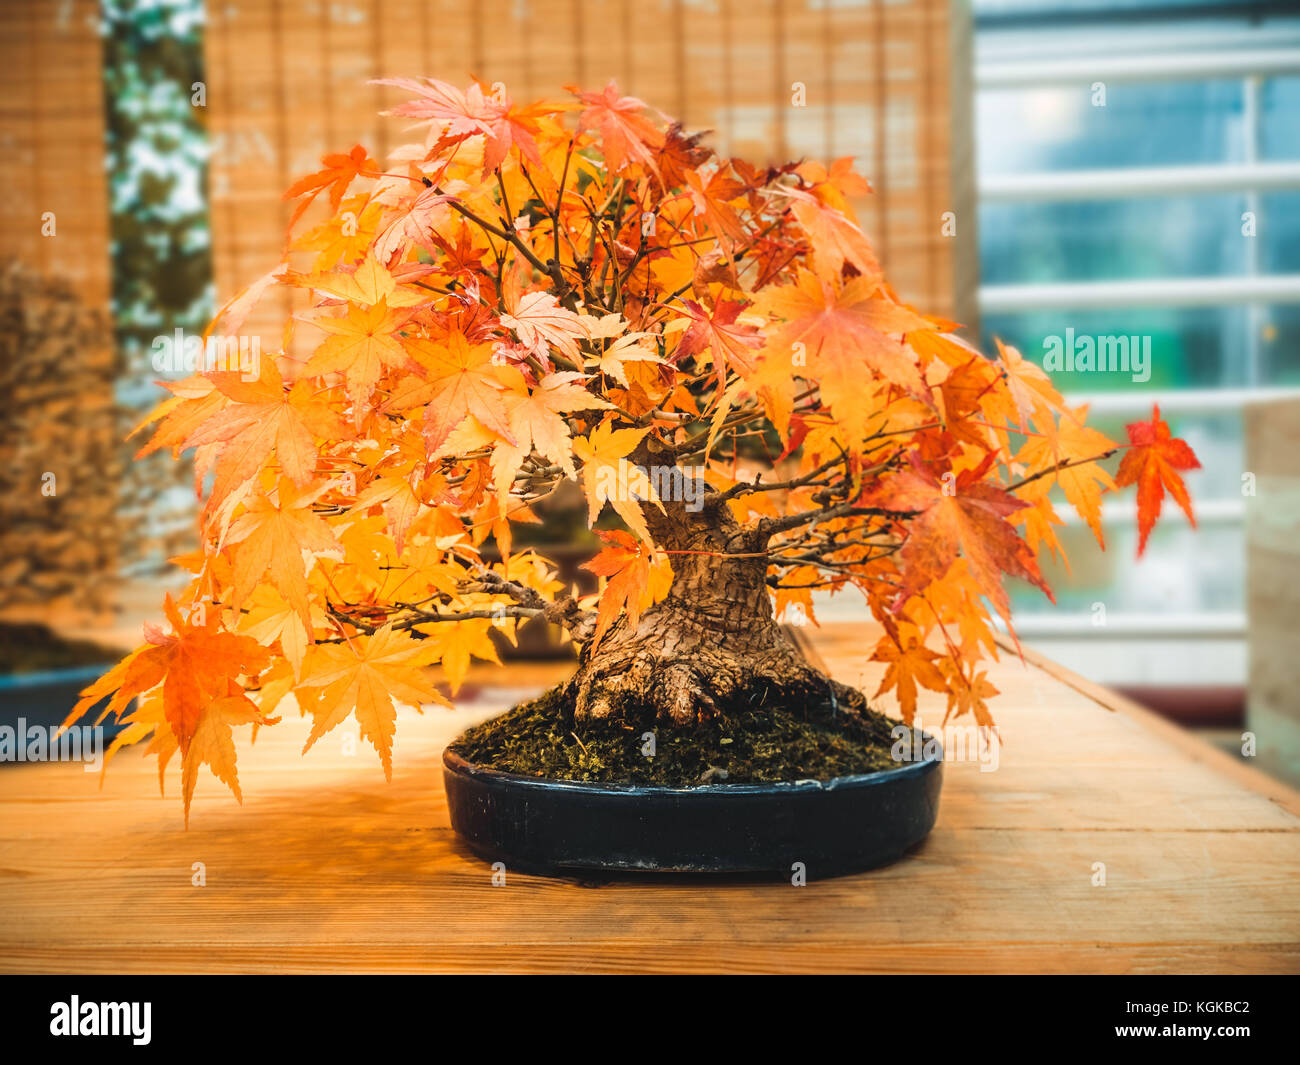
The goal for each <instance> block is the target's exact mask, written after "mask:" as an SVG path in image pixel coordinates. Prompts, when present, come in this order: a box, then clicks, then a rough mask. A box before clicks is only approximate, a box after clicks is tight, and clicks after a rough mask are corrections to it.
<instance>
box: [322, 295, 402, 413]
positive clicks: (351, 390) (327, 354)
mask: <svg viewBox="0 0 1300 1065" xmlns="http://www.w3.org/2000/svg"><path fill="white" fill-rule="evenodd" d="M408 318H410V312H409V311H403V310H396V311H390V310H389V309H388V304H387V302H385V301H384V300H382V299H381V300H380V301H379V302H378V303H376V304H375V305H374V306H373V307H358V306H357V305H356V304H351V303H350V304H348V313H347V315H346V316H345V317H342V318H317V319H315V320H314V324H315V325H316V326H317V327H319V328H320V329H323V330H324V331H325V332H327V333H329V334H331V335H330V336H329V337H327V338H326V339H325V342H324V343H323V344H321V346H320V347H319V348H317V349H316V353H315V354H314V355H312V357H311V358H310V359H309V360H308V361H307V365H306V366H305V367H304V368H303V373H305V374H308V375H311V376H321V375H323V374H327V373H342V374H343V375H344V377H345V378H346V379H347V385H348V395H349V396H351V397H352V401H353V404H354V405H355V407H356V419H357V424H358V425H360V423H361V416H362V413H363V411H362V408H363V406H364V404H365V402H366V401H367V400H368V399H369V398H370V394H371V393H372V392H373V391H374V389H375V385H376V383H377V382H378V381H379V378H380V377H381V376H383V372H384V367H386V366H391V367H398V366H402V365H403V364H405V363H406V362H407V361H408V360H407V357H406V352H405V350H404V349H403V348H402V345H401V344H400V343H399V342H398V340H397V337H396V336H395V335H394V334H395V333H396V332H397V330H398V329H399V328H400V327H401V326H402V324H403V323H404V322H406V320H407V319H408Z"/></svg>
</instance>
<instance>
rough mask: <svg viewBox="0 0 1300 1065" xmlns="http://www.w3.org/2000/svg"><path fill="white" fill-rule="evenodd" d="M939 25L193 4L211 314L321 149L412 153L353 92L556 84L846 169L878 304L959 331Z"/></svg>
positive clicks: (646, 13)
mask: <svg viewBox="0 0 1300 1065" xmlns="http://www.w3.org/2000/svg"><path fill="white" fill-rule="evenodd" d="M955 7H956V8H957V10H958V12H961V11H963V10H964V5H962V4H956V5H955ZM952 17H955V18H957V20H958V22H957V24H956V25H954V24H953V21H952ZM952 17H950V5H949V3H948V0H892V2H891V0H488V2H484V3H467V2H465V0H333V2H330V0H256V2H253V0H229V2H226V3H216V4H212V5H210V6H209V12H208V26H207V31H206V35H205V41H206V62H207V71H208V108H209V121H210V131H211V135H212V143H213V155H212V171H211V182H212V189H211V199H212V231H213V254H214V270H215V274H216V280H217V289H218V294H219V297H220V298H221V299H226V298H228V297H229V296H231V295H233V294H234V293H235V292H237V291H238V290H239V289H240V288H242V287H243V286H244V285H246V284H248V283H249V282H251V281H252V280H254V279H255V278H257V277H259V276H261V275H262V274H263V273H265V272H266V271H267V270H268V269H270V268H271V267H272V266H273V265H274V264H275V263H276V262H277V261H278V260H279V257H280V254H281V248H282V239H283V232H284V227H285V224H286V223H287V221H288V215H289V209H288V207H287V206H286V205H285V204H284V202H283V201H282V200H281V198H280V194H281V193H282V191H283V190H284V189H285V188H287V187H288V186H289V185H290V184H291V183H292V182H293V180H295V179H296V178H297V177H299V176H301V175H303V174H306V173H310V172H312V171H314V170H316V169H319V157H320V156H321V155H322V154H323V153H324V152H326V151H345V150H347V149H348V148H350V147H351V146H352V145H353V144H355V143H357V142H360V143H362V144H364V145H365V146H366V148H367V149H369V150H370V151H371V152H372V153H374V154H376V157H377V158H380V159H381V160H382V159H383V158H384V157H385V156H386V154H387V152H388V151H389V150H390V149H391V148H393V147H396V146H397V145H398V144H400V143H403V141H404V140H409V139H415V138H416V137H417V136H418V134H406V133H405V128H404V124H403V121H402V120H400V119H380V118H378V116H377V112H379V111H380V110H382V109H383V108H385V107H388V106H392V105H393V104H394V103H396V102H398V101H399V100H400V99H401V94H400V92H398V91H397V90H393V89H389V88H384V87H382V86H376V85H369V84H367V82H368V81H369V80H371V79H373V78H380V77H394V76H433V77H438V78H441V79H443V80H447V81H452V82H455V83H458V84H461V85H464V84H467V83H468V82H469V80H470V79H471V77H477V78H480V79H481V80H483V81H484V82H487V83H489V84H490V83H493V82H498V81H499V82H502V83H504V84H505V86H506V90H507V92H508V94H509V95H510V96H511V97H512V98H513V99H514V100H515V101H516V102H526V101H527V100H530V99H533V98H536V97H542V96H551V97H554V96H557V95H562V86H563V85H565V84H566V83H577V84H581V85H583V86H585V87H590V88H600V87H602V86H603V85H604V84H605V83H606V82H607V81H608V80H609V79H610V78H613V79H615V80H616V81H617V82H618V84H619V87H620V89H621V90H622V91H623V92H625V93H628V94H631V95H635V96H639V97H640V98H641V99H643V100H645V101H646V102H647V103H648V104H650V105H651V106H653V107H657V108H659V109H660V110H662V111H664V112H666V113H668V114H670V115H673V116H674V117H678V118H681V119H682V120H683V121H684V122H685V124H686V125H687V127H688V129H690V130H699V129H712V130H714V137H713V140H714V142H715V144H716V145H717V146H718V147H719V148H720V149H721V150H723V151H726V152H728V153H730V154H733V155H741V156H744V157H746V158H750V159H753V160H757V161H764V162H766V161H775V160H778V159H786V158H797V157H803V156H807V157H813V158H822V159H825V160H827V161H829V160H830V159H834V158H837V157H839V156H845V155H848V156H853V157H854V158H855V159H856V160H857V164H858V170H859V171H860V172H861V173H863V174H865V175H866V176H867V177H868V178H869V179H870V181H871V183H872V185H873V187H874V189H875V193H874V194H873V195H872V196H870V197H868V198H866V200H865V201H864V202H860V203H858V204H856V205H855V206H856V208H857V210H858V213H859V220H860V221H861V222H862V224H863V226H864V228H865V229H866V231H867V233H868V236H869V237H870V238H871V240H872V241H873V243H874V245H875V247H876V250H877V253H878V254H879V255H880V256H881V258H882V260H883V261H884V264H885V266H886V269H887V270H888V273H889V277H890V279H891V281H892V282H893V284H894V285H895V287H896V288H897V289H898V290H899V292H900V293H901V294H902V295H903V296H904V297H905V298H907V299H909V300H911V301H913V302H914V303H916V304H917V305H918V307H920V308H922V309H925V310H929V311H932V312H934V313H938V314H946V315H949V316H950V317H954V318H957V319H958V320H959V321H962V322H965V323H968V324H970V325H972V326H973V325H974V318H973V308H972V302H973V301H972V299H971V297H972V296H973V281H974V268H973V259H972V258H971V256H973V252H974V247H975V245H974V239H973V238H974V211H973V195H972V193H971V192H970V190H969V185H970V181H971V178H970V175H972V174H973V168H972V166H971V162H972V160H971V149H970V121H969V117H968V115H969V106H970V105H969V99H970V96H969V93H968V92H966V91H964V85H965V82H964V80H963V78H962V76H961V74H960V69H961V68H962V67H963V66H964V65H965V64H966V63H967V58H966V56H967V49H966V47H965V45H966V43H967V41H966V37H965V33H966V29H965V26H964V25H962V24H961V21H962V20H961V17H960V15H957V16H952ZM954 68H956V69H957V71H958V73H957V75H956V76H954ZM794 82H801V83H802V84H803V85H804V86H805V87H806V106H802V107H796V106H792V95H793V94H792V88H791V86H792V84H793V83H794ZM954 103H956V104H957V113H955V112H954ZM963 109H964V110H963ZM954 179H958V180H954ZM963 197H966V198H965V199H963ZM946 211H954V212H955V213H956V215H957V219H958V224H959V225H960V226H965V227H968V228H967V230H966V231H960V230H959V233H960V235H961V238H962V239H961V240H960V241H958V240H954V239H952V238H951V237H947V236H944V235H943V234H942V232H941V225H942V221H941V220H942V215H943V213H944V212H946ZM312 217H314V216H311V215H309V216H308V219H310V218H312ZM306 224H308V222H304V223H300V225H306ZM967 251H969V253H970V254H969V255H967V254H966V253H967ZM277 298H278V299H279V300H280V301H281V302H279V303H278V304H277V303H276V302H275V301H274V300H267V301H266V302H265V303H264V305H263V306H262V307H261V308H260V309H259V311H258V313H257V315H256V316H255V317H254V318H252V319H250V321H249V324H248V325H247V326H246V329H247V330H248V331H249V332H253V333H258V334H260V335H261V336H262V340H263V350H268V348H267V346H266V345H267V344H268V343H270V344H273V345H274V344H278V343H279V339H280V330H281V327H282V324H283V321H284V317H285V315H286V314H287V313H288V312H289V311H290V310H291V309H292V307H291V305H290V303H289V302H288V301H289V300H290V299H291V297H290V296H289V294H287V293H285V294H280V295H279V296H278V297H277ZM269 350H275V349H274V348H271V349H269Z"/></svg>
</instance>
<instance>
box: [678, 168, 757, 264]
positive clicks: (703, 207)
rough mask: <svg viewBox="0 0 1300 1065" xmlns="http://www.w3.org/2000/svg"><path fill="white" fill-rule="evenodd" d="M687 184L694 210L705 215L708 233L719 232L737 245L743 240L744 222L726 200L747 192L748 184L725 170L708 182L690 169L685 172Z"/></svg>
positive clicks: (719, 171)
mask: <svg viewBox="0 0 1300 1065" xmlns="http://www.w3.org/2000/svg"><path fill="white" fill-rule="evenodd" d="M686 186H687V189H688V190H689V192H690V197H691V202H692V203H693V204H694V205H695V213H696V214H698V215H700V216H702V217H703V218H704V221H705V224H706V225H707V227H708V229H707V231H708V232H711V233H720V234H722V235H724V236H726V237H728V238H729V239H730V241H731V242H733V243H736V244H741V243H744V241H745V239H746V237H747V236H748V234H747V233H746V231H745V224H744V223H743V222H742V221H741V220H740V216H739V215H738V214H736V211H735V208H733V207H732V206H731V205H730V204H729V203H728V202H727V201H728V200H734V199H736V197H738V196H740V195H741V194H742V193H744V192H745V189H746V186H745V185H744V184H743V183H742V182H739V181H737V180H736V179H735V178H733V177H728V176H727V174H726V171H725V170H718V171H715V172H714V173H713V175H712V176H711V177H710V178H709V179H708V181H707V182H705V180H704V178H703V177H702V176H701V175H700V173H699V172H698V171H695V170H690V171H687V173H686ZM723 247H724V250H725V251H726V252H727V254H728V257H730V249H729V247H728V246H727V245H726V244H724V245H723Z"/></svg>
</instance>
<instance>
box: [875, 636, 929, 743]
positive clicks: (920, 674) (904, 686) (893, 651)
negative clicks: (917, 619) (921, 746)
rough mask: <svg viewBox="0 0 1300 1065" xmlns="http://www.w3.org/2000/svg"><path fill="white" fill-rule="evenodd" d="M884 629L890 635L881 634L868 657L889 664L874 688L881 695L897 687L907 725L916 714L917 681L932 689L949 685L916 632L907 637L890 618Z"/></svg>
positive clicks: (900, 707) (899, 702)
mask: <svg viewBox="0 0 1300 1065" xmlns="http://www.w3.org/2000/svg"><path fill="white" fill-rule="evenodd" d="M886 628H887V629H888V630H889V635H886V636H882V637H881V639H880V642H879V643H878V644H876V650H875V653H874V654H873V655H872V656H871V657H872V659H873V661H876V662H888V663H889V668H888V669H886V670H885V675H884V677H883V678H882V679H881V681H880V687H879V688H877V689H876V695H877V696H880V695H883V694H884V693H885V692H887V691H888V690H889V689H890V688H896V689H897V696H898V705H899V709H901V710H902V711H903V720H904V721H906V722H907V723H908V724H909V725H910V724H911V723H912V721H913V719H914V718H915V717H916V686H917V684H918V683H919V684H920V685H921V686H922V687H924V688H929V689H930V690H931V691H934V692H946V691H947V690H948V685H947V683H946V682H945V681H944V679H943V674H942V673H940V672H939V667H938V666H936V665H935V659H936V658H938V657H939V655H938V653H937V652H935V651H931V650H930V649H929V648H928V647H926V646H925V644H924V643H923V642H922V641H921V638H920V636H919V635H918V634H916V633H915V631H910V632H909V634H908V635H906V636H904V635H901V634H900V633H899V630H898V627H897V626H896V625H894V623H893V622H892V621H887V623H886Z"/></svg>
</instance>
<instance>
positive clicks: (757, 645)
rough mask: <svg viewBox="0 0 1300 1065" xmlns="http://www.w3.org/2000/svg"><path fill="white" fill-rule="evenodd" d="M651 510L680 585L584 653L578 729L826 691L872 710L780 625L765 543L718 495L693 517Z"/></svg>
mask: <svg viewBox="0 0 1300 1065" xmlns="http://www.w3.org/2000/svg"><path fill="white" fill-rule="evenodd" d="M644 509H645V514H646V518H647V521H648V523H649V525H650V531H651V534H652V535H653V537H654V541H655V543H656V545H657V546H659V547H661V548H664V549H666V550H668V551H669V552H671V555H670V558H671V561H672V567H673V582H672V587H671V589H670V591H669V593H668V595H667V597H666V598H664V599H663V600H662V601H661V602H659V603H657V604H655V605H654V606H653V607H651V608H649V609H648V610H646V611H645V612H644V613H643V614H642V615H641V618H640V619H639V621H638V623H637V625H636V626H635V628H632V627H629V626H628V625H627V623H626V618H624V619H622V620H620V621H619V622H618V623H617V624H616V625H615V626H613V627H612V628H611V629H610V631H609V632H608V633H606V634H605V636H604V638H603V639H602V640H601V642H600V644H599V645H598V646H597V647H595V648H594V649H593V648H591V647H590V646H589V645H588V646H586V647H584V648H583V650H582V652H581V654H580V657H579V668H578V671H577V673H576V674H575V675H574V677H573V678H572V680H571V681H570V687H569V691H570V694H571V696H572V698H573V700H574V708H575V716H576V718H577V719H578V720H579V721H584V720H592V719H616V718H619V717H622V716H624V715H626V714H627V713H629V712H630V711H631V710H633V709H636V710H637V711H638V712H639V713H644V710H645V708H647V707H648V708H651V709H653V710H654V712H655V716H656V717H657V719H658V720H660V721H663V722H670V723H673V724H677V725H684V724H690V723H694V722H696V721H699V720H704V719H707V718H710V717H713V716H715V715H717V714H718V713H719V712H720V711H722V710H725V709H727V708H728V707H729V706H730V707H733V708H737V707H738V702H739V701H740V700H748V699H753V698H755V697H757V698H762V699H764V701H766V700H767V698H768V697H771V698H773V699H779V698H780V696H781V694H782V693H788V692H797V693H800V695H801V696H802V697H803V698H806V697H807V693H808V692H809V691H818V692H825V696H826V701H827V702H833V703H834V704H836V705H837V706H838V707H839V708H841V709H843V710H846V711H849V712H853V711H855V710H857V709H860V708H864V707H865V706H866V701H865V699H863V697H862V695H861V693H860V692H858V691H856V690H854V689H851V688H848V687H846V686H845V685H842V684H839V683H837V682H835V681H832V680H830V679H829V678H828V677H826V676H825V675H824V674H822V673H821V672H820V671H818V670H816V669H814V668H813V667H812V666H810V665H809V664H808V663H807V661H805V659H804V658H803V656H802V655H801V654H800V653H799V651H798V649H797V648H796V647H795V646H794V644H793V643H792V642H791V641H790V640H789V638H788V637H787V636H786V635H785V633H784V631H782V629H781V626H780V625H779V624H777V622H776V620H775V618H774V617H773V614H772V606H771V600H770V597H769V594H768V590H767V583H766V580H767V559H766V555H765V553H764V552H765V548H766V537H761V536H760V534H758V533H757V532H755V531H753V530H749V529H746V528H742V527H741V526H740V525H739V524H738V523H737V522H736V520H735V519H734V518H733V517H732V514H731V511H730V509H729V507H727V505H726V504H725V503H721V502H720V501H719V500H718V497H717V496H716V495H710V497H709V498H708V499H707V500H706V501H705V506H704V507H703V508H702V509H700V510H698V511H695V512H692V511H691V510H689V509H688V508H687V507H686V506H685V505H683V504H682V503H680V502H671V501H666V502H665V503H664V511H663V512H661V511H659V509H658V508H656V507H649V506H647V507H645V508H644Z"/></svg>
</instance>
